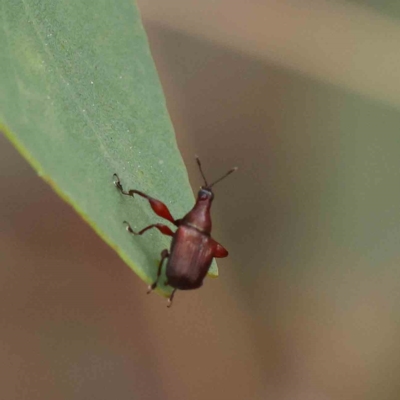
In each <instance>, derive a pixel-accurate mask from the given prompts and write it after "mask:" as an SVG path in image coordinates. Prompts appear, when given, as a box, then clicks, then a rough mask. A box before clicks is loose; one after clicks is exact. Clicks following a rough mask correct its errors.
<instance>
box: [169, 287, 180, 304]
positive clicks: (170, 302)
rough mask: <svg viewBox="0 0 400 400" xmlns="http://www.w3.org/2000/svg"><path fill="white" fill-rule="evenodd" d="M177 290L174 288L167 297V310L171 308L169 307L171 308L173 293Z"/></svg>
mask: <svg viewBox="0 0 400 400" xmlns="http://www.w3.org/2000/svg"><path fill="white" fill-rule="evenodd" d="M177 290H178V289H176V288H175V289H174V290H173V291H172V293H171V296H169V299H168V303H167V307H168V308H171V306H172V300H173V299H174V296H175V292H176V291H177Z"/></svg>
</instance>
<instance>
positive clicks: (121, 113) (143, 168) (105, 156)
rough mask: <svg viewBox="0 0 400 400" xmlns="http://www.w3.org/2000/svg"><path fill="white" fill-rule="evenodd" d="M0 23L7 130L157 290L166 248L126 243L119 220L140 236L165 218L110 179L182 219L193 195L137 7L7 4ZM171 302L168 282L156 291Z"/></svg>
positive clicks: (155, 241) (87, 0) (66, 0)
mask: <svg viewBox="0 0 400 400" xmlns="http://www.w3.org/2000/svg"><path fill="white" fill-rule="evenodd" d="M0 12H1V19H2V20H1V29H0V46H1V48H0V54H1V55H0V57H1V68H0V85H1V86H0V87H1V89H0V129H1V131H3V133H5V134H6V136H7V137H8V138H9V139H10V140H11V141H12V143H14V145H15V146H16V147H17V148H18V149H19V151H20V152H21V154H22V155H23V156H24V157H25V158H26V159H27V160H28V161H29V162H30V163H31V165H32V166H33V167H34V168H35V169H36V170H37V172H38V174H39V175H40V176H41V177H42V178H43V179H45V180H46V181H47V182H48V183H49V184H50V185H51V186H52V187H53V188H54V190H56V192H57V193H58V194H59V195H60V196H61V197H62V198H63V199H65V200H66V201H67V202H69V203H70V204H71V205H72V206H73V207H74V208H75V209H76V210H77V211H78V212H79V213H80V214H81V215H82V217H83V218H84V219H85V220H86V221H88V223H89V224H91V225H92V227H93V228H94V229H95V231H96V232H97V233H98V234H99V235H100V236H101V237H102V238H103V239H104V240H105V241H106V242H107V243H109V244H110V246H112V247H113V248H114V249H115V250H116V251H117V252H118V254H119V255H120V256H121V257H122V258H123V259H124V260H125V261H126V263H127V264H128V265H130V266H131V267H132V269H133V270H134V271H135V272H136V273H137V274H138V275H139V276H140V277H141V278H142V279H143V280H145V281H146V282H148V283H150V282H152V281H154V278H155V276H156V271H157V264H158V261H159V259H160V252H161V250H163V249H165V248H168V247H169V245H170V238H166V237H163V236H162V235H161V234H160V233H159V232H158V231H155V232H152V231H149V232H146V234H145V235H143V236H139V237H133V236H132V235H129V234H128V233H127V232H126V230H125V228H124V225H123V224H122V221H123V220H127V221H129V222H130V223H131V225H132V227H133V229H140V228H143V227H145V226H147V225H149V224H150V223H153V222H156V221H159V220H160V219H159V218H158V217H156V216H155V215H154V213H153V212H152V210H151V208H150V206H149V204H148V202H147V201H146V200H144V199H142V198H140V197H138V196H136V197H135V198H134V199H133V198H130V197H127V196H122V195H121V194H120V193H119V192H118V191H117V190H116V188H115V186H114V185H113V180H112V175H113V173H114V172H116V173H118V174H119V176H120V178H121V181H122V183H123V185H124V187H125V188H129V189H131V188H136V189H139V190H141V191H143V192H145V193H148V194H149V195H151V196H152V197H155V198H158V199H160V200H162V201H164V202H165V203H166V205H167V206H168V207H169V208H170V210H171V213H172V215H173V216H174V217H175V218H179V217H182V216H183V215H184V214H185V213H186V212H187V211H188V210H189V209H190V208H191V207H192V206H193V194H192V191H191V189H190V186H189V182H188V177H187V173H186V169H185V167H184V164H183V162H182V159H181V156H180V154H179V151H178V149H177V145H176V142H175V136H174V132H173V129H172V126H171V122H170V119H169V116H168V112H167V110H166V106H165V100H164V97H163V94H162V90H161V86H160V83H159V80H158V76H157V73H156V70H155V67H154V64H153V60H152V58H151V55H150V50H149V47H148V43H147V39H146V35H145V32H144V30H143V26H142V23H141V20H140V15H139V13H138V10H137V8H136V6H135V4H134V3H133V2H132V1H131V0H116V1H108V0H107V1H92V0H82V1H71V0H62V1H54V0H40V1H38V0H23V1H19V0H6V1H4V2H2V3H1V6H0ZM27 196H29V193H27ZM167 224H168V223H167ZM82 240H83V241H84V240H85V238H82ZM67 245H68V244H67V243H66V246H67ZM212 268H213V269H212V270H211V274H212V275H217V270H216V267H215V264H214V265H213V267H212ZM170 291H171V289H170V288H168V287H167V288H166V287H164V286H163V284H162V282H161V287H160V289H159V292H160V293H162V294H164V295H168V294H169V293H170Z"/></svg>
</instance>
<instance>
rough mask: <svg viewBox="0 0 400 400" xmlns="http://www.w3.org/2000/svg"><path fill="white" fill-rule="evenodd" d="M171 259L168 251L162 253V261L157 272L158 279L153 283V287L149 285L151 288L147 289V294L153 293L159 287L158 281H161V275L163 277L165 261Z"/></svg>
mask: <svg viewBox="0 0 400 400" xmlns="http://www.w3.org/2000/svg"><path fill="white" fill-rule="evenodd" d="M167 257H169V252H168V250H167V249H165V250H163V251H162V252H161V260H160V262H159V264H158V271H157V278H156V280H155V282H153V283H152V284H151V285H149V287H148V288H147V294H149V293H151V292H152V291H153V290H154V289H155V288H156V287H157V283H158V280H159V279H160V275H161V269H162V265H163V262H164V260H165V259H166V258H167Z"/></svg>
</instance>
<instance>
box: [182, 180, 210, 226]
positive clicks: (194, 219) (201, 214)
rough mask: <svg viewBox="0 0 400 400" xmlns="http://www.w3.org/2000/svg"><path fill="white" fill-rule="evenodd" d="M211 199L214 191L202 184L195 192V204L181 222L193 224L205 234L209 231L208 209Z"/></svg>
mask: <svg viewBox="0 0 400 400" xmlns="http://www.w3.org/2000/svg"><path fill="white" fill-rule="evenodd" d="M213 200H214V193H213V192H212V190H211V188H209V187H203V186H202V187H201V188H200V190H199V192H198V193H197V200H196V204H195V205H194V207H193V208H192V209H191V210H190V211H189V212H188V213H187V214H186V215H185V217H184V218H183V220H182V222H183V224H186V225H189V226H193V227H194V228H196V229H198V230H199V231H202V232H204V233H206V234H209V233H211V228H212V222H211V216H210V209H211V203H212V201H213Z"/></svg>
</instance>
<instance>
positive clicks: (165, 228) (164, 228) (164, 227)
mask: <svg viewBox="0 0 400 400" xmlns="http://www.w3.org/2000/svg"><path fill="white" fill-rule="evenodd" d="M124 224H126V230H127V231H128V232H129V233H131V234H132V235H143V233H145V232H146V231H148V230H149V229H151V228H157V229H158V230H159V231H160V232H161V233H162V234H163V235H168V236H174V232H172V231H171V229H170V228H169V227H168V226H167V225H163V224H152V225H149V226H146V228H143V229H142V230H141V231H139V232H135V231H134V230H133V229H132V228H131V226H130V225H129V222H126V221H124Z"/></svg>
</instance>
